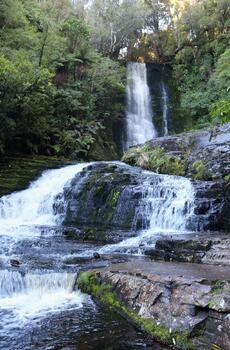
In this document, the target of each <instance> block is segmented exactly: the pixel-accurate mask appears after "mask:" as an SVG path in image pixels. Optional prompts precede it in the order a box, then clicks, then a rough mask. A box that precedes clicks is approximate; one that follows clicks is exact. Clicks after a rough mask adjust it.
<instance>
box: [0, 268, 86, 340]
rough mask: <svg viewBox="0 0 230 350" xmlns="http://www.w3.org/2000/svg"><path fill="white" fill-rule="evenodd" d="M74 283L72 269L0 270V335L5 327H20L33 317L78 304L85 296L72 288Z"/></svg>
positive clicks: (79, 305) (80, 303) (74, 306)
mask: <svg viewBox="0 0 230 350" xmlns="http://www.w3.org/2000/svg"><path fill="white" fill-rule="evenodd" d="M75 283H76V274H73V273H65V272H64V273H54V272H52V273H44V274H40V273H33V274H32V273H26V274H21V273H20V272H18V271H7V270H3V271H0V310H1V311H2V312H3V315H2V314H1V312H0V314H1V317H2V320H1V321H2V325H3V329H0V336H1V334H2V333H3V334H4V331H5V332H7V331H8V327H9V328H15V327H17V328H18V327H23V324H24V323H27V322H28V320H29V319H31V320H33V319H34V317H36V318H38V317H43V316H46V315H47V314H49V313H52V314H53V313H55V312H57V311H58V312H60V311H62V310H66V309H70V308H71V307H73V308H74V309H78V308H81V307H82V306H83V303H84V302H85V301H86V300H87V299H86V297H85V296H84V295H83V294H82V293H81V292H80V291H78V290H76V291H74V286H75ZM4 310H8V312H7V313H4ZM9 312H10V313H9Z"/></svg>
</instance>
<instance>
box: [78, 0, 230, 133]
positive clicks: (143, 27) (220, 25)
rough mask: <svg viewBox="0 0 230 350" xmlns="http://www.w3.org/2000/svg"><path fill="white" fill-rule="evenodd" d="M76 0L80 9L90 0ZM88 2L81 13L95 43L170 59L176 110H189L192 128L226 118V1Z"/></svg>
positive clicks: (229, 37)
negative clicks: (178, 101) (177, 97)
mask: <svg viewBox="0 0 230 350" xmlns="http://www.w3.org/2000/svg"><path fill="white" fill-rule="evenodd" d="M78 3H79V6H80V7H81V8H82V6H83V5H82V4H88V3H89V1H88V0H81V1H80V2H78ZM91 4H92V6H87V7H86V8H85V11H83V12H84V16H85V18H86V21H87V23H88V24H89V25H90V27H91V28H92V31H93V33H94V36H93V37H92V38H91V41H92V44H93V46H94V47H96V48H99V49H101V50H102V51H103V52H104V53H105V54H107V55H110V56H111V55H112V56H113V57H114V56H116V55H117V53H121V52H122V53H124V50H125V51H126V55H127V58H128V59H133V60H138V61H140V62H143V61H150V62H157V63H162V64H165V63H166V64H169V65H170V66H171V67H172V68H173V74H174V77H175V79H176V81H177V83H178V87H179V90H180V93H181V111H180V115H181V117H182V118H183V116H185V117H186V116H187V115H188V114H189V115H191V116H192V117H193V125H194V127H201V126H205V125H210V124H212V123H213V122H221V123H222V122H226V121H230V108H229V103H230V49H229V47H230V31H229V28H230V1H229V0H139V1H138V0H135V1H134V0H123V1H111V0H94V1H91ZM95 14H96V16H95ZM98 19H99V20H98ZM95 21H96V23H95ZM182 122H183V121H182Z"/></svg>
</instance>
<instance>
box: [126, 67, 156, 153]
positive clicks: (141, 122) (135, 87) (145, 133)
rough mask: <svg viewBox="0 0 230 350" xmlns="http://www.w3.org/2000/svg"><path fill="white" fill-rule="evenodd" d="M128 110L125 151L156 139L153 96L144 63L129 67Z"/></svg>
mask: <svg viewBox="0 0 230 350" xmlns="http://www.w3.org/2000/svg"><path fill="white" fill-rule="evenodd" d="M126 90H127V110H126V128H127V130H126V132H127V135H126V142H125V145H124V148H125V149H128V148H129V147H131V146H134V145H138V144H142V143H145V142H146V141H148V140H150V139H152V138H154V137H156V135H157V133H156V130H155V127H154V125H153V111H152V104H151V96H150V91H149V87H148V83H147V70H146V65H145V64H144V63H136V62H129V63H128V67H127V89H126Z"/></svg>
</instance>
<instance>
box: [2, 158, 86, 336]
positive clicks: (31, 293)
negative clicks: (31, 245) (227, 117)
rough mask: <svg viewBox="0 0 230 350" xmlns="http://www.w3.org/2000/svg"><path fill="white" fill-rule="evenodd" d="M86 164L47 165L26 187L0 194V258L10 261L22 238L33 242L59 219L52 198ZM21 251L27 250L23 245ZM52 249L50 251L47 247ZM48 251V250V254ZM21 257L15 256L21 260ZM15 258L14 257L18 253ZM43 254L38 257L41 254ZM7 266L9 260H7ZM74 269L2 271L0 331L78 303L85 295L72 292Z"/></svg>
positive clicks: (3, 260) (76, 306)
mask: <svg viewBox="0 0 230 350" xmlns="http://www.w3.org/2000/svg"><path fill="white" fill-rule="evenodd" d="M85 166H87V164H86V163H85V164H77V165H73V166H68V167H64V168H62V169H57V170H49V171H46V172H44V173H43V174H42V176H41V177H40V178H39V179H38V180H37V181H35V182H33V183H32V184H31V185H30V187H29V188H28V189H27V190H25V191H20V192H17V193H13V194H11V195H8V196H4V197H2V198H1V199H0V238H1V247H0V260H1V261H2V262H4V263H7V262H9V259H10V258H15V256H14V254H13V256H12V253H11V251H14V247H16V246H17V244H18V243H20V242H22V240H23V239H25V238H26V239H27V242H29V241H30V242H31V241H32V242H33V237H34V238H35V237H39V236H40V234H41V230H40V229H39V226H37V227H36V226H35V225H46V226H50V225H51V226H52V225H55V224H57V223H60V217H59V216H56V215H55V214H54V210H53V204H54V202H55V197H56V196H57V195H58V194H59V193H62V192H63V188H64V186H65V185H66V184H67V183H68V181H70V180H71V179H72V178H73V177H74V176H75V175H76V174H77V173H79V172H80V171H81V170H82V169H83V168H84V167H85ZM24 249H25V253H26V248H24ZM51 254H52V250H51ZM50 256H51V255H50ZM22 258H23V257H21V258H20V257H19V260H21V259H22ZM16 259H17V256H16ZM41 259H42V257H41ZM8 266H10V264H9V263H8ZM75 280H76V275H75V274H71V273H70V274H69V273H56V272H50V273H46V272H45V273H43V274H41V271H38V272H37V273H25V274H24V275H23V274H21V273H20V272H18V271H8V270H1V271H0V318H1V324H2V326H1V327H0V334H1V333H3V334H4V332H7V331H9V332H10V329H12V328H14V327H23V324H24V323H25V322H27V321H28V319H30V320H32V319H34V318H38V317H42V316H43V315H46V314H47V313H49V312H52V313H54V312H56V311H60V310H64V309H65V310H66V309H69V308H71V307H74V308H79V307H81V306H82V303H83V301H84V299H85V297H84V296H83V294H81V293H80V292H79V291H74V282H75Z"/></svg>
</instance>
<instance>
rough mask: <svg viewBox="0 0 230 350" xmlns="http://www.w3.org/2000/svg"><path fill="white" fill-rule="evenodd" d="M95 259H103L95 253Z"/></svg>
mask: <svg viewBox="0 0 230 350" xmlns="http://www.w3.org/2000/svg"><path fill="white" fill-rule="evenodd" d="M93 257H94V259H101V256H100V254H99V253H94V254H93Z"/></svg>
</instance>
